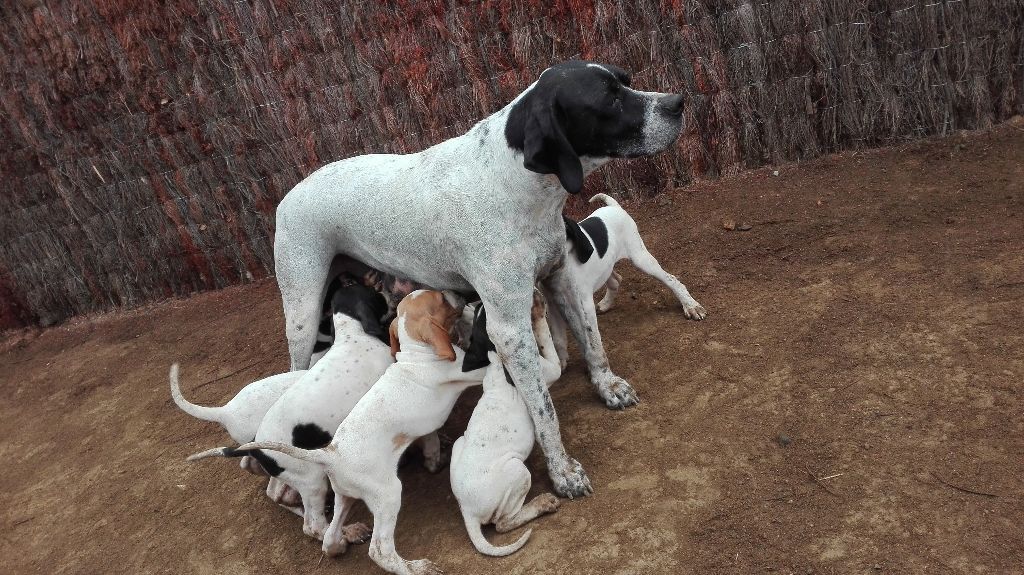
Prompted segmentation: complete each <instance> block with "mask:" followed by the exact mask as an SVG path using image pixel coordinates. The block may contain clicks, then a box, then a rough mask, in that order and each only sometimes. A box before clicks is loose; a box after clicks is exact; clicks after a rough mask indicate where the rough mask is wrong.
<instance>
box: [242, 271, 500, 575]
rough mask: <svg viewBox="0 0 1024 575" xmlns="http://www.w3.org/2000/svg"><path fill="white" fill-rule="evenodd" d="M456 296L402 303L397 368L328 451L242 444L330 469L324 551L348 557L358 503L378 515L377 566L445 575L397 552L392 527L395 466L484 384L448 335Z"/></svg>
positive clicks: (431, 295)
mask: <svg viewBox="0 0 1024 575" xmlns="http://www.w3.org/2000/svg"><path fill="white" fill-rule="evenodd" d="M456 297H457V296H455V295H454V294H450V293H448V292H446V293H444V294H442V293H441V292H437V291H428V290H418V291H415V292H413V293H411V294H409V296H408V297H406V298H405V299H403V300H402V302H401V303H400V304H398V317H397V318H396V319H395V321H393V322H392V323H391V337H392V340H391V341H392V348H393V349H394V350H395V351H396V356H397V362H396V363H395V364H394V365H392V366H391V367H389V368H388V370H387V373H385V374H384V376H383V377H382V378H381V379H380V381H379V382H377V384H376V385H374V386H373V388H372V389H371V390H370V391H369V392H368V393H367V394H366V395H365V396H363V398H362V399H361V400H360V401H359V403H358V404H357V405H356V406H355V407H354V408H353V409H352V413H350V414H349V416H348V417H347V418H345V421H343V422H342V423H341V425H340V426H338V431H337V433H335V435H334V439H333V440H332V441H331V443H330V445H328V446H326V447H324V448H323V449H299V448H297V447H295V446H292V445H288V444H284V443H274V442H268V441H256V442H254V443H251V444H247V445H243V446H242V447H243V448H246V449H263V450H274V451H280V452H282V453H286V454H288V455H290V456H292V457H297V458H301V459H303V460H305V461H309V462H310V463H314V464H316V465H318V466H320V467H321V469H323V470H325V471H326V473H327V475H328V476H329V477H330V479H331V486H332V487H333V489H334V493H335V503H334V509H335V511H334V518H333V520H332V521H331V526H330V528H328V530H327V532H326V533H325V534H324V544H323V550H324V553H326V554H328V555H332V556H333V555H337V554H339V553H342V552H344V551H345V549H346V548H347V537H345V536H344V531H343V525H344V520H345V516H346V514H347V513H348V511H349V510H350V509H351V508H352V503H354V502H355V501H356V500H358V499H361V500H363V502H364V503H366V507H367V508H368V509H369V510H370V513H372V514H373V536H372V538H371V540H370V546H369V554H370V558H371V559H373V561H374V562H375V563H377V565H379V566H380V567H381V568H382V569H385V570H387V571H389V572H391V573H397V574H399V575H428V574H431V575H433V574H436V573H440V571H439V570H438V569H437V567H436V566H434V564H433V563H431V562H430V561H428V560H426V559H421V560H417V561H407V560H405V559H403V558H402V557H401V556H400V555H399V554H398V551H397V550H396V549H395V525H396V523H397V521H398V513H399V511H401V508H402V481H401V480H400V479H399V478H398V473H397V466H398V460H399V458H400V457H401V456H402V453H403V452H404V451H405V449H406V448H407V447H408V446H409V444H410V443H412V442H413V441H414V440H415V439H416V438H417V437H423V436H425V435H427V434H430V433H433V432H435V431H436V430H437V429H438V428H439V427H441V426H442V425H444V422H445V421H446V420H447V419H448V415H449V414H450V413H451V411H452V408H453V407H455V402H456V401H457V400H458V398H459V396H460V395H461V394H462V392H463V391H465V390H466V389H468V388H469V387H471V386H474V385H479V384H480V382H481V381H482V380H483V376H484V371H485V370H484V369H476V370H470V371H465V370H466V369H468V368H469V367H470V366H467V365H464V363H463V359H464V358H465V352H463V351H462V350H461V349H458V348H455V347H454V346H453V345H452V343H451V338H450V336H449V335H448V334H449V331H450V330H451V328H452V324H453V323H454V322H455V321H456V320H457V319H458V317H459V316H460V308H461V307H462V306H463V305H464V302H460V301H457V300H455V298H456ZM470 347H472V344H471V346H470Z"/></svg>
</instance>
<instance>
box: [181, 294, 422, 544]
mask: <svg viewBox="0 0 1024 575" xmlns="http://www.w3.org/2000/svg"><path fill="white" fill-rule="evenodd" d="M331 305H332V308H333V310H334V329H335V334H336V335H335V341H334V345H333V346H331V349H330V350H328V352H327V353H326V354H325V355H324V357H323V358H322V359H321V360H320V361H318V362H317V364H316V365H315V366H313V367H312V368H311V369H310V370H309V371H307V372H306V373H305V375H303V376H302V378H301V379H299V381H297V382H295V383H294V384H293V385H292V386H291V387H290V388H289V389H288V390H287V391H286V392H285V393H284V394H283V395H282V396H281V398H280V399H279V400H278V401H277V403H275V404H274V405H273V406H272V407H271V408H270V409H269V410H268V411H267V414H266V416H265V417H264V418H263V421H262V423H261V424H260V426H259V429H258V430H257V432H256V438H255V439H256V441H278V442H288V444H289V445H293V446H297V447H301V448H305V449H315V448H318V447H323V446H324V445H327V444H328V443H330V441H331V432H330V431H328V430H334V429H336V428H337V427H338V424H340V423H341V422H342V420H343V419H345V417H346V416H347V415H348V414H349V411H351V410H352V407H353V406H355V405H356V403H357V402H358V401H359V399H360V398H361V397H362V396H363V394H365V393H366V391H367V390H369V389H370V387H371V386H373V384H374V383H376V382H377V380H378V379H380V377H381V375H383V374H384V372H385V370H387V368H388V366H390V365H391V364H392V363H393V362H394V360H393V359H392V357H391V348H390V347H389V346H388V345H386V344H385V343H384V342H382V341H381V339H380V337H381V335H382V334H384V333H386V330H385V329H384V326H383V325H381V324H380V317H381V315H383V314H384V313H385V312H386V311H387V305H386V303H385V301H384V298H383V297H382V296H381V295H380V294H379V293H377V292H375V291H373V290H372V289H370V288H368V287H365V286H362V285H349V286H346V287H342V288H340V289H339V290H338V291H337V292H336V293H335V294H334V298H333V300H332V303H331ZM431 431H432V430H431ZM424 435H425V434H424ZM244 455H251V456H252V457H254V458H256V459H257V460H258V461H259V462H260V463H261V464H262V465H263V468H264V469H266V470H267V472H268V473H270V475H271V476H273V477H275V478H277V479H279V480H280V481H282V482H284V483H285V484H287V485H289V486H291V487H292V488H294V489H295V490H296V491H298V492H299V495H300V496H301V498H302V506H303V514H302V515H303V524H302V530H303V532H305V533H306V534H307V535H309V536H311V537H315V538H317V539H322V538H323V533H324V530H325V529H326V528H327V518H326V516H325V514H324V507H325V503H326V499H327V494H328V484H327V477H326V475H325V474H324V471H323V469H322V468H321V467H320V466H318V465H315V464H312V463H310V462H308V461H306V460H303V459H296V458H294V457H290V456H288V455H285V454H281V453H275V454H273V455H269V454H267V453H263V452H262V451H260V450H258V449H257V450H253V449H245V448H242V449H233V448H230V447H220V448H215V449H210V450H207V451H204V452H202V453H197V454H195V455H193V456H191V457H189V458H188V459H189V460H190V461H194V460H197V459H203V458H206V457H239V456H244ZM432 458H433V459H437V460H439V459H440V446H439V445H438V446H437V448H436V453H433V454H428V461H429V460H430V459H432ZM437 465H438V467H439V466H440V463H438V464H437ZM268 495H271V496H272V494H271V493H268ZM360 527H361V528H362V529H365V527H362V526H360V525H356V526H354V527H350V528H349V530H348V531H347V533H348V536H349V539H350V540H358V539H359V538H360V536H361V535H360V531H359V528H360ZM339 529H340V527H339Z"/></svg>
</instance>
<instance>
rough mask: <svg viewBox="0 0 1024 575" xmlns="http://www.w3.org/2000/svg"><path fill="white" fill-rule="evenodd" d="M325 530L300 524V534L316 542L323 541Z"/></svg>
mask: <svg viewBox="0 0 1024 575" xmlns="http://www.w3.org/2000/svg"><path fill="white" fill-rule="evenodd" d="M326 530H327V529H326V528H324V527H319V526H313V525H309V524H306V523H303V524H302V532H303V533H305V534H306V535H308V536H310V537H312V538H313V539H316V540H317V541H323V540H324V531H326Z"/></svg>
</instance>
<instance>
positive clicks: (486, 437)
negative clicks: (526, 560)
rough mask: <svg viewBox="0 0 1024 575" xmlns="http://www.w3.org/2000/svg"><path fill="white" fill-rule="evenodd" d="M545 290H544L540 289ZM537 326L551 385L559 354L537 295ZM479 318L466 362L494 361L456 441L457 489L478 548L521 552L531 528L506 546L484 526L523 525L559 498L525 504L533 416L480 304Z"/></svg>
mask: <svg viewBox="0 0 1024 575" xmlns="http://www.w3.org/2000/svg"><path fill="white" fill-rule="evenodd" d="M536 294H537V295H538V296H539V292H536ZM531 311H532V313H531V316H532V319H533V329H534V333H535V334H536V336H537V345H538V347H539V348H540V357H541V378H542V380H543V381H544V382H545V384H547V385H548V386H550V385H551V384H552V383H554V382H555V380H557V379H558V377H559V376H560V375H561V369H559V363H558V355H557V353H556V352H555V346H554V343H552V341H551V333H550V332H549V331H548V325H547V319H546V318H545V314H544V301H543V299H541V298H540V297H535V298H534V304H533V309H532V310H531ZM477 314H478V318H477V321H476V322H475V323H474V324H473V340H472V341H473V344H472V345H471V346H470V349H469V350H467V352H466V363H467V364H469V366H470V367H472V366H473V365H475V364H471V363H470V362H471V360H477V359H478V358H481V359H482V357H486V359H485V360H482V361H483V363H485V364H486V362H487V361H488V360H489V362H490V366H489V367H488V368H487V374H486V375H485V376H484V382H483V387H484V394H483V396H482V397H481V398H480V401H479V402H478V403H477V404H476V408H474V409H473V415H472V417H470V419H469V425H468V426H467V427H466V433H465V434H464V435H463V436H462V437H460V438H459V439H458V440H457V441H456V442H455V445H454V446H453V447H452V463H451V468H450V472H451V483H452V492H453V493H454V494H455V498H456V499H457V500H458V501H459V507H460V508H461V509H462V519H463V520H464V521H465V522H466V531H467V532H468V533H469V539H470V540H471V541H472V542H473V546H474V547H476V550H477V551H479V552H480V553H483V554H485V555H492V556H496V557H498V556H503V555H509V554H511V553H515V552H516V551H518V550H519V549H520V548H522V546H523V545H525V544H526V541H527V540H528V539H529V538H530V533H531V531H530V530H527V531H526V533H523V535H522V536H521V537H520V538H519V540H518V541H516V542H515V543H512V544H511V545H506V546H504V547H495V546H494V545H491V544H490V543H489V542H488V541H487V539H486V538H484V535H483V533H482V532H481V531H480V526H481V525H482V524H485V523H494V526H495V528H496V529H497V531H498V532H499V533H506V532H508V531H512V530H513V529H517V528H519V527H521V526H522V525H524V524H526V523H527V522H529V521H532V520H533V519H536V518H537V517H539V516H540V515H542V514H544V513H552V512H554V511H555V510H557V509H558V506H559V503H560V502H559V500H558V498H557V497H555V496H554V495H552V494H550V493H544V494H542V495H538V496H537V497H535V498H533V500H531V501H530V502H529V503H528V504H526V505H525V506H524V505H523V502H524V501H526V494H527V493H529V491H530V483H531V477H530V470H529V469H527V468H526V464H525V463H524V462H525V461H526V458H527V457H529V456H530V452H531V451H532V450H533V432H534V429H533V420H532V419H530V412H529V410H528V409H527V407H526V402H525V401H523V398H522V396H521V395H520V394H519V390H517V389H516V387H515V386H514V385H512V384H511V383H510V382H509V381H508V380H507V379H506V378H505V368H504V366H502V364H501V360H500V359H499V358H498V354H497V353H496V352H495V351H494V345H493V344H492V343H491V341H490V339H489V338H488V337H487V331H486V330H487V324H486V315H485V314H484V310H483V308H478V312H477Z"/></svg>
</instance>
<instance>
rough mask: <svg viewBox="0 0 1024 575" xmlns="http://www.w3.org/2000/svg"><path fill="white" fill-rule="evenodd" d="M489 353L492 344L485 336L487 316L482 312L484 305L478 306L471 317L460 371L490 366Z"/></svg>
mask: <svg viewBox="0 0 1024 575" xmlns="http://www.w3.org/2000/svg"><path fill="white" fill-rule="evenodd" d="M489 351H494V343H493V342H491V338H490V337H489V336H488V335H487V314H486V313H485V312H484V304H480V305H478V306H477V307H476V313H475V314H474V317H473V332H472V333H471V334H470V336H469V346H467V347H466V357H465V358H463V360H462V371H463V372H467V371H473V370H474V369H480V368H481V367H486V366H488V365H490V364H491V360H489V359H487V352H489Z"/></svg>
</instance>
